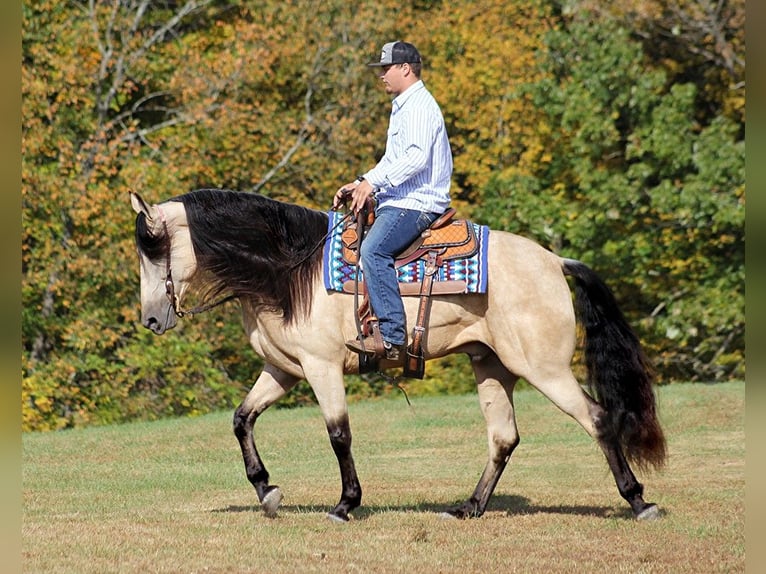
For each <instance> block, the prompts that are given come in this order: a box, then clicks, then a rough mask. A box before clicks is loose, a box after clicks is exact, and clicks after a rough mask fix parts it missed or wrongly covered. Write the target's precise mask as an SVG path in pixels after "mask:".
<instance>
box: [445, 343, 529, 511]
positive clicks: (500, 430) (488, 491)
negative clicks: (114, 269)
mask: <svg viewBox="0 0 766 574" xmlns="http://www.w3.org/2000/svg"><path fill="white" fill-rule="evenodd" d="M471 361H472V365H473V370H474V374H475V375H476V382H477V385H478V393H479V402H480V405H481V411H482V414H483V415H484V419H485V421H486V423H487V441H488V444H489V459H488V460H487V465H486V466H485V467H484V472H483V473H482V475H481V478H480V479H479V482H478V484H477V485H476V488H475V489H474V491H473V494H472V495H471V497H470V498H469V499H468V500H466V501H465V502H463V504H461V505H460V506H458V507H457V508H454V509H451V510H448V511H447V514H449V515H451V516H454V517H456V518H469V517H478V516H481V515H482V514H484V511H485V510H486V509H487V504H488V503H489V499H490V497H491V496H492V493H493V492H494V490H495V487H496V486H497V483H498V481H499V480H500V476H501V475H502V474H503V470H505V467H506V465H507V464H508V461H509V460H510V458H511V454H512V453H513V450H514V449H515V448H516V446H517V445H518V444H519V433H518V430H517V428H516V417H515V414H514V410H513V387H514V385H515V384H516V377H515V376H514V375H512V374H511V373H510V372H509V371H508V370H507V369H506V368H505V367H504V366H503V365H502V363H501V362H500V360H499V359H498V358H497V355H495V354H494V353H489V354H487V355H483V356H474V357H472V358H471Z"/></svg>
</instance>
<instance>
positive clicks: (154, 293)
mask: <svg viewBox="0 0 766 574" xmlns="http://www.w3.org/2000/svg"><path fill="white" fill-rule="evenodd" d="M130 195H131V204H132V207H133V209H134V211H135V212H136V213H137V217H136V227H135V240H136V247H137V251H138V255H139V262H140V285H141V322H142V324H143V326H144V327H146V328H148V329H150V330H152V331H153V332H154V333H156V334H157V335H162V334H163V333H165V332H166V331H167V330H169V329H172V328H173V327H174V326H175V325H176V324H177V318H178V317H182V316H184V315H185V314H187V313H189V311H184V310H183V308H182V303H183V299H184V295H185V294H187V293H190V292H191V291H189V289H190V288H192V290H193V291H194V292H195V293H198V296H199V297H202V300H203V301H205V302H210V301H213V300H215V299H219V298H222V297H224V295H225V296H226V297H225V298H226V299H232V298H233V299H236V300H238V301H239V303H240V305H241V309H242V316H243V323H244V329H245V333H246V335H247V337H248V339H249V341H250V344H251V345H252V347H253V349H254V350H255V351H256V353H257V354H258V355H259V356H261V357H262V358H263V359H264V368H263V371H262V372H261V373H260V375H259V376H258V378H257V380H256V382H255V384H254V385H253V387H252V389H251V390H250V391H249V392H248V394H247V396H246V397H245V398H244V400H243V401H242V403H241V404H240V405H239V407H238V408H237V409H236V411H235V413H234V419H233V430H234V434H235V436H236V438H237V440H238V441H239V445H240V448H241V450H242V457H243V460H244V466H245V472H246V474H247V478H248V479H249V481H250V483H251V484H252V485H253V487H255V491H256V493H257V496H258V499H259V502H260V505H261V508H262V510H263V511H264V513H265V514H266V515H268V516H274V515H275V514H276V512H277V510H278V508H279V504H280V502H281V500H282V492H281V490H280V488H279V487H278V486H276V485H273V484H270V482H269V473H268V472H267V470H266V467H265V466H264V463H263V461H262V460H261V457H260V455H259V454H258V450H257V448H256V444H255V439H254V432H253V431H254V425H255V422H256V420H257V418H258V416H259V415H260V414H261V413H263V412H264V411H265V410H266V409H267V408H268V407H269V406H271V405H272V404H274V403H275V402H276V401H278V400H279V399H280V398H281V397H283V396H284V395H285V394H286V393H288V392H289V391H290V389H292V388H293V387H294V386H295V385H296V383H298V382H299V381H301V380H304V379H305V380H306V381H307V382H308V384H309V385H310V386H311V388H312V390H313V392H314V394H315V396H316V400H317V402H318V404H319V408H320V409H321V412H322V415H323V417H324V422H325V425H326V428H327V432H328V434H329V439H330V444H331V446H332V449H333V451H334V453H335V456H336V457H337V461H338V465H339V467H340V476H341V486H342V493H341V496H340V500H339V502H338V503H337V505H336V506H335V507H334V508H333V509H332V510H331V511H330V512H329V514H328V516H329V518H331V519H333V520H336V521H339V522H345V521H347V520H348V519H349V513H350V512H351V511H353V510H354V509H355V508H358V507H359V506H360V504H361V500H362V488H361V485H360V482H359V478H358V476H357V472H356V468H355V464H354V458H353V455H352V453H351V429H350V425H349V418H348V410H347V403H346V396H345V388H344V381H343V376H344V375H345V374H350V373H354V372H359V368H360V358H359V356H358V355H357V354H356V353H353V352H351V351H349V350H347V349H346V347H345V344H344V343H345V341H346V340H347V339H350V338H353V337H354V336H355V335H356V334H357V332H358V325H357V324H356V323H357V321H356V316H355V312H356V309H355V308H354V299H355V297H354V296H352V295H349V294H347V293H342V292H336V291H331V290H328V289H327V288H326V287H325V285H324V283H323V281H322V267H323V258H322V253H321V249H317V245H318V244H319V245H321V244H322V242H323V241H325V238H326V237H327V234H328V222H329V221H330V220H329V217H330V213H328V212H323V211H319V210H314V209H310V208H306V207H303V206H299V205H294V204H290V203H287V202H282V201H277V200H274V199H270V198H267V197H264V196H261V195H258V194H254V193H248V192H237V191H230V190H220V189H201V190H196V191H192V192H189V193H186V194H183V195H179V196H177V197H173V198H170V199H168V200H166V201H163V202H162V203H159V204H149V203H147V202H145V201H144V200H143V199H142V198H141V197H140V196H139V195H138V194H136V193H133V192H131V194H130ZM487 275H488V279H487V281H488V283H487V289H486V292H484V293H481V294H447V295H443V294H438V293H437V294H435V295H433V297H431V299H432V301H431V309H430V319H429V332H428V336H427V339H426V340H425V341H424V342H423V354H424V356H425V359H426V360H430V359H435V358H438V357H444V356H445V355H449V354H452V353H465V354H467V355H468V357H469V358H470V361H471V365H472V367H473V372H474V374H475V377H476V387H477V390H478V397H479V404H480V408H481V411H482V414H483V415H484V418H485V421H486V425H487V435H488V444H489V457H488V460H487V463H486V466H485V468H484V472H483V473H482V475H481V477H480V479H479V482H478V484H477V485H476V488H475V489H474V491H473V493H472V494H471V496H470V497H469V498H468V499H467V500H465V501H464V502H462V503H461V504H459V505H457V506H456V507H455V508H450V509H446V510H445V512H444V515H445V516H451V517H456V518H469V517H479V516H481V515H482V514H483V513H484V512H485V510H486V508H487V504H488V502H489V500H490V497H491V496H492V493H493V491H494V489H495V487H496V485H497V483H498V480H499V479H500V476H501V475H502V473H503V470H504V469H505V467H506V465H507V463H508V461H509V459H510V457H511V454H512V453H513V451H514V449H515V448H516V446H517V445H518V443H519V433H518V430H517V427H516V421H515V413H514V405H513V399H512V396H513V390H514V386H515V384H516V382H517V380H518V379H519V378H522V377H523V378H524V379H525V380H526V381H527V382H528V383H529V384H530V385H532V386H533V387H535V388H536V389H537V390H539V391H540V392H541V393H542V394H543V395H544V396H546V397H548V399H550V400H551V401H552V402H553V403H554V404H555V405H556V406H558V407H559V408H560V409H561V410H562V411H563V412H565V413H566V414H568V415H569V416H571V417H572V418H574V419H575V420H576V421H577V422H578V423H579V424H580V425H581V426H582V427H583V428H584V429H585V431H586V432H587V433H588V434H589V435H590V436H591V437H592V438H593V439H594V440H595V441H596V443H597V444H598V446H599V447H600V449H601V450H602V451H603V454H604V456H605V457H606V460H607V463H608V465H609V468H610V470H611V472H612V474H613V475H614V480H615V482H616V485H617V489H618V491H619V493H620V495H621V496H622V497H623V498H624V499H625V500H626V501H627V502H628V504H629V505H630V508H631V509H632V512H633V516H634V517H635V518H636V519H639V520H646V519H654V518H658V517H659V516H660V515H661V513H660V510H659V508H658V507H657V505H656V504H653V503H647V502H645V501H644V499H643V485H642V484H641V483H640V482H639V481H638V480H637V479H636V476H635V475H634V473H633V471H632V470H631V466H630V463H632V464H634V465H636V466H637V467H638V468H641V469H644V468H648V467H654V468H660V467H661V466H662V465H663V463H664V460H665V456H666V442H665V438H664V435H663V431H662V428H661V426H660V424H659V420H658V413H657V408H656V400H655V395H654V389H653V379H654V375H653V372H652V369H651V364H650V362H649V361H648V359H647V357H646V354H645V352H644V351H643V350H642V347H641V345H640V343H639V340H638V338H637V336H636V334H635V333H634V331H633V330H632V329H631V327H630V326H629V324H628V322H627V321H626V319H625V318H624V315H623V314H622V312H621V311H620V310H619V308H618V305H617V303H616V301H615V298H614V296H613V294H612V292H611V291H610V289H609V288H608V287H607V286H606V284H605V283H604V282H603V281H602V279H600V278H599V276H598V275H597V274H596V273H595V272H594V271H593V270H591V269H590V268H589V267H588V266H586V265H585V264H584V263H582V262H579V261H577V260H574V259H566V258H562V257H559V256H558V255H556V254H554V253H552V252H550V251H548V250H546V249H544V248H543V247H541V246H540V245H538V244H537V243H535V242H533V241H531V240H529V239H526V238H523V237H521V236H518V235H514V234H512V233H508V232H503V231H496V230H491V231H490V232H489V234H488V255H487ZM567 276H568V277H571V278H573V282H574V293H575V297H574V302H573V298H572V292H571V289H570V285H569V283H568V281H567V279H566V278H567ZM198 290H199V291H198ZM404 300H405V309H406V312H407V316H408V318H409V320H411V318H412V317H414V315H415V313H416V312H417V310H418V307H417V305H418V303H417V299H416V298H410V297H404ZM213 304H214V303H213ZM209 306H210V305H208V307H209ZM578 319H579V321H580V323H581V324H582V327H583V332H584V335H583V337H584V341H583V346H584V359H585V365H586V367H587V379H588V380H587V389H588V392H586V391H585V390H584V389H583V387H581V385H580V384H579V383H578V381H577V380H576V378H575V376H574V375H573V373H572V370H571V362H572V358H573V354H574V351H575V347H576V344H577V338H578V335H577V332H576V320H578ZM391 366H392V365H387V364H386V360H385V359H383V360H382V362H381V368H389V367H391Z"/></svg>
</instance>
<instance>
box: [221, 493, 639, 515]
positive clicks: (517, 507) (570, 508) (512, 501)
mask: <svg viewBox="0 0 766 574" xmlns="http://www.w3.org/2000/svg"><path fill="white" fill-rule="evenodd" d="M460 504H462V501H455V502H454V503H453V504H443V503H439V504H430V503H424V504H401V505H396V504H388V505H374V504H373V505H369V504H363V505H362V506H361V507H360V508H357V509H356V510H354V511H353V512H352V514H353V515H354V518H355V519H356V520H365V519H366V518H369V517H370V516H375V515H376V514H382V513H385V512H423V513H435V514H441V513H443V512H446V511H448V510H450V509H452V508H455V507H457V506H459V505H460ZM330 510H332V507H331V506H316V505H300V504H296V505H291V504H286V505H283V506H281V507H280V513H295V514H316V513H327V512H329V511H330ZM497 511H501V512H505V513H506V514H507V515H508V516H523V515H528V514H567V515H574V516H596V517H599V518H622V519H626V520H633V512H632V511H631V510H630V508H627V507H626V508H615V507H613V506H585V505H580V506H578V505H555V506H541V505H536V504H530V503H529V499H527V498H525V497H523V496H513V495H503V494H501V495H496V496H493V497H492V499H491V500H490V502H489V505H488V507H487V512H497ZM211 512H256V513H260V512H261V507H260V505H245V506H239V505H236V506H228V507H226V508H219V509H214V510H211Z"/></svg>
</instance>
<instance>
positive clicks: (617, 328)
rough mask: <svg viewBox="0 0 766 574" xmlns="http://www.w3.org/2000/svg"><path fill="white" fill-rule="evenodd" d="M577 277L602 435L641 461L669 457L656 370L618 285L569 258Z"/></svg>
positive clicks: (657, 463)
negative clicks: (621, 300)
mask: <svg viewBox="0 0 766 574" xmlns="http://www.w3.org/2000/svg"><path fill="white" fill-rule="evenodd" d="M563 270H564V273H565V274H566V275H570V276H572V277H573V278H574V280H575V310H576V312H577V316H578V318H579V320H580V322H581V323H582V325H583V327H584V328H585V363H586V366H587V369H588V387H589V388H590V391H591V393H593V395H594V397H595V398H596V400H597V401H598V402H599V404H601V406H602V407H603V408H604V409H605V410H606V413H607V416H606V420H604V421H602V424H600V428H599V432H601V435H602V438H603V439H605V440H609V439H610V438H612V439H615V440H617V441H618V442H619V444H620V445H621V446H622V448H623V450H624V451H625V456H626V458H627V459H628V460H629V461H631V462H634V463H635V464H636V465H638V466H639V467H644V468H645V467H647V466H653V467H655V468H659V467H661V466H662V465H663V463H664V462H665V456H666V444H665V435H664V434H663V432H662V428H661V427H660V423H659V420H658V418H657V405H656V401H655V396H654V389H653V384H654V371H653V369H652V366H651V363H650V362H649V359H648V358H647V356H646V354H645V353H644V351H643V349H642V348H641V343H640V342H639V340H638V337H637V336H636V334H635V333H634V331H633V329H632V328H631V327H630V325H629V324H628V322H627V321H626V320H625V317H624V316H623V314H622V312H621V311H620V309H619V307H618V306H617V301H616V300H615V298H614V295H613V294H612V291H611V290H610V289H609V287H607V285H606V284H605V283H604V282H603V281H602V280H601V278H600V277H599V276H598V275H597V274H596V273H595V272H594V271H593V270H592V269H590V268H589V267H588V266H587V265H585V264H584V263H581V262H580V261H575V260H572V259H565V260H564V261H563Z"/></svg>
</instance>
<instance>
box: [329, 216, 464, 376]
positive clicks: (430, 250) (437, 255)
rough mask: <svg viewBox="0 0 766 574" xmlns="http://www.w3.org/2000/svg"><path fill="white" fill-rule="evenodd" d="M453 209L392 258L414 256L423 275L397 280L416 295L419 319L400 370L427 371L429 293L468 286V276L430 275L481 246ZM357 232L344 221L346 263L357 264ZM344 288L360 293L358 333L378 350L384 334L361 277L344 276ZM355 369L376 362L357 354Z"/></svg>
mask: <svg viewBox="0 0 766 574" xmlns="http://www.w3.org/2000/svg"><path fill="white" fill-rule="evenodd" d="M455 213H456V211H455V209H454V208H449V209H447V211H445V212H444V213H443V214H442V215H440V216H439V217H438V218H437V219H436V220H435V221H434V222H433V223H432V224H431V226H430V227H429V228H428V229H426V230H425V231H423V233H421V234H420V236H418V237H417V239H415V241H413V242H412V244H411V245H410V246H409V247H407V248H406V249H405V250H404V251H402V252H401V253H400V254H399V255H397V257H396V258H395V261H394V266H395V267H397V268H398V267H400V266H402V265H407V264H408V263H411V262H413V261H415V260H417V259H423V260H424V261H425V272H424V277H423V280H422V281H419V282H416V283H400V284H399V292H400V293H401V294H402V296H419V297H420V304H419V307H418V314H417V319H416V322H415V326H414V328H413V331H412V342H411V343H410V345H409V346H408V347H407V353H406V357H405V361H404V376H406V377H411V378H418V379H422V378H423V376H424V374H425V356H424V354H423V340H424V339H425V336H426V331H427V329H428V319H429V315H430V311H431V295H432V294H437V295H445V294H458V293H464V292H465V290H466V282H465V281H463V280H460V281H437V282H434V275H435V274H436V272H437V271H438V269H439V267H441V265H442V264H443V263H444V262H445V261H450V260H452V259H462V258H466V257H472V256H473V255H475V254H476V252H477V251H478V249H479V241H478V239H477V237H476V233H475V231H474V227H473V225H472V224H471V222H469V221H468V220H466V219H454V216H455ZM371 223H372V221H370V220H369V218H368V219H367V221H366V224H367V225H369V224H371ZM358 232H359V226H358V223H357V222H356V221H348V222H347V223H346V225H345V227H344V229H343V231H342V233H341V242H342V245H343V248H342V253H343V258H344V259H345V260H346V262H347V263H349V264H350V265H357V264H358V251H359V250H358V247H359V235H358ZM343 291H344V292H346V293H355V294H361V295H363V296H364V299H363V300H362V303H361V304H360V305H359V306H358V308H357V315H358V318H359V321H360V323H361V325H362V334H363V335H364V336H371V337H372V340H373V342H374V345H375V348H376V351H382V349H383V338H382V337H381V336H380V331H379V329H378V319H377V317H376V316H375V315H374V313H373V309H372V308H371V306H370V301H369V297H368V295H367V288H366V285H365V283H364V282H363V281H347V282H346V283H345V284H344V285H343ZM378 354H381V353H378ZM359 369H360V373H364V372H369V371H372V370H375V369H377V362H376V361H375V360H372V359H369V358H367V357H366V356H364V355H360V362H359Z"/></svg>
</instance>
